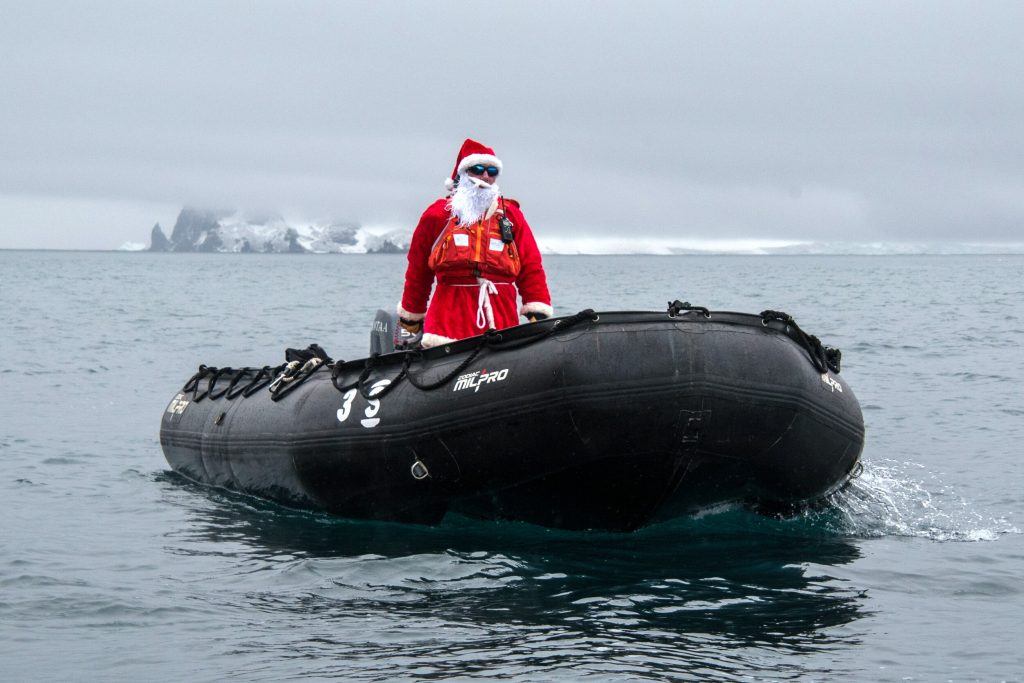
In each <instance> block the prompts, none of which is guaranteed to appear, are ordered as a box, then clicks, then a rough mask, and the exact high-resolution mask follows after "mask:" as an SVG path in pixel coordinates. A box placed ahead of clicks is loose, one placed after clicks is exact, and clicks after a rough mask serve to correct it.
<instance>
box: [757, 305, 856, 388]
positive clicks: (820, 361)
mask: <svg viewBox="0 0 1024 683" xmlns="http://www.w3.org/2000/svg"><path fill="white" fill-rule="evenodd" d="M772 320H778V321H780V322H782V323H784V324H785V325H786V326H787V327H788V328H789V330H790V331H792V332H794V333H795V334H796V341H797V343H798V344H800V346H802V347H803V348H804V350H805V351H807V354H808V355H809V356H810V357H811V362H812V363H813V364H814V367H815V368H816V369H817V370H818V372H820V373H822V374H824V373H826V372H828V371H829V370H831V371H832V372H834V373H836V374H839V367H840V362H841V361H842V357H843V354H842V352H841V351H840V350H839V349H833V348H832V347H826V346H822V343H821V340H820V339H818V338H817V337H815V336H814V335H813V334H807V333H806V332H804V331H803V330H802V329H800V326H799V325H797V324H796V320H794V319H793V316H791V315H790V314H789V313H786V312H784V311H773V310H771V309H768V310H766V311H761V324H762V325H764V326H765V327H767V326H768V323H769V322H770V321H772Z"/></svg>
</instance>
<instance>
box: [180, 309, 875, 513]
mask: <svg viewBox="0 0 1024 683" xmlns="http://www.w3.org/2000/svg"><path fill="white" fill-rule="evenodd" d="M390 324H392V323H391V321H390V320H386V319H385V320H381V319H380V317H379V318H378V321H377V322H376V323H375V327H376V330H375V338H376V339H377V342H376V343H377V350H378V351H388V348H387V343H386V342H385V343H384V344H383V345H381V342H380V340H381V339H390V334H391V330H390V329H389V326H390ZM839 357H840V355H839V352H838V351H837V350H835V349H830V348H827V347H823V346H822V345H821V343H820V342H819V341H818V339H817V338H815V337H813V336H810V335H807V334H805V333H804V332H803V331H802V330H801V329H800V328H799V327H798V326H797V325H796V323H795V322H794V321H793V320H792V318H790V317H789V316H787V315H786V314H784V313H778V312H775V311H765V312H763V313H762V314H760V315H748V314H742V313H729V312H710V311H707V310H706V309H702V308H699V307H693V306H690V305H689V304H686V303H683V302H678V301H677V302H674V303H673V304H671V305H670V306H669V309H668V311H666V312H612V313H605V312H602V313H594V312H593V311H583V312H581V313H578V314H576V315H574V316H569V317H564V318H555V319H551V320H546V321H543V322H539V323H534V324H529V325H522V326H519V327H515V328H511V329H507V330H501V331H500V332H493V331H492V332H490V333H488V334H486V335H482V336H480V337H474V338H471V339H466V340H462V341H459V342H455V343H452V344H449V345H447V346H443V347H439V348H434V349H429V350H426V351H405V352H401V351H400V352H390V353H382V354H381V353H375V354H374V355H371V356H370V357H369V358H367V359H361V360H358V361H351V362H342V361H331V359H330V358H329V357H327V356H326V354H325V353H323V352H322V350H321V349H319V347H317V346H315V345H314V346H311V347H310V349H309V350H307V351H305V352H299V353H295V352H293V355H292V357H291V358H290V362H289V363H288V364H286V365H281V366H277V367H273V368H271V367H263V368H258V369H257V368H237V369H236V368H211V367H206V366H200V369H199V372H197V373H196V374H195V375H194V376H193V377H192V378H191V379H190V380H189V381H188V382H187V383H186V385H185V387H184V388H183V389H182V390H181V391H180V392H179V393H178V394H177V395H176V396H175V397H174V398H173V400H172V401H171V403H170V405H169V406H168V407H167V409H166V411H165V412H164V414H163V421H162V425H161V429H160V442H161V444H162V446H163V450H164V454H165V455H166V457H167V461H168V462H169V463H170V465H171V467H172V468H173V469H174V470H175V471H177V472H179V473H181V474H182V475H184V476H186V477H188V478H190V479H193V480H195V481H198V482H202V483H206V484H211V485H215V486H223V487H227V488H231V489H235V490H239V491H244V492H248V493H251V494H255V495H259V496H264V497H267V498H271V499H274V500H277V501H280V502H283V503H285V504H287V505H291V506H297V507H304V508H311V509H316V510H325V511H328V512H331V513H334V514H337V515H343V516H346V517H352V518H364V519H377V520H393V521H403V522H417V523H436V522H438V521H440V520H441V518H442V517H443V516H444V515H445V513H446V512H448V511H455V512H459V513H462V514H465V515H470V516H474V517H480V518H489V519H510V520H523V521H527V522H532V523H535V524H541V525H545V526H551V527H561V528H569V529H611V530H630V529H635V528H637V527H640V526H643V525H645V524H649V523H652V522H656V521H660V520H665V519H668V518H672V517H675V516H679V515H686V514H692V513H694V512H698V511H700V510H703V509H706V508H709V507H712V506H716V505H719V504H723V503H730V502H742V503H745V504H749V505H752V506H754V507H756V508H759V509H769V510H776V509H779V508H787V507H792V506H800V505H804V504H807V503H810V502H813V501H815V500H818V499H820V498H822V497H824V496H826V495H827V494H829V493H830V492H832V491H834V490H836V489H837V488H839V487H841V486H843V485H844V484H845V483H846V482H847V481H848V480H849V478H850V477H851V476H852V475H853V473H854V471H855V470H856V469H857V466H858V463H859V458H860V453H861V449H862V448H863V443H864V423H863V417H862V415H861V410H860V406H859V405H858V403H857V399H856V398H855V397H854V395H853V392H852V391H851V390H850V387H849V386H847V385H846V384H845V383H844V381H843V380H842V379H840V378H839V376H838V372H839Z"/></svg>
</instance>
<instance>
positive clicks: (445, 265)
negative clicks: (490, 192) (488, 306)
mask: <svg viewBox="0 0 1024 683" xmlns="http://www.w3.org/2000/svg"><path fill="white" fill-rule="evenodd" d="M503 220H504V221H507V220H508V219H507V218H505V213H504V211H502V210H500V209H499V210H497V211H495V212H494V214H493V215H491V217H490V218H483V219H481V220H479V221H477V222H476V223H473V224H471V225H461V224H460V223H459V221H458V218H456V217H455V216H452V217H451V218H449V219H448V223H447V224H446V225H445V226H444V229H443V230H442V231H441V234H440V235H438V236H437V239H436V240H435V241H434V246H433V247H432V248H431V250H430V259H429V260H428V261H427V264H428V265H429V266H430V269H431V270H433V271H434V272H435V273H438V274H440V273H444V274H447V275H453V276H473V277H486V278H492V277H497V278H505V279H510V280H514V279H515V278H516V277H517V276H518V275H519V270H520V269H521V268H522V263H520V261H519V250H518V249H516V243H515V241H514V240H511V239H509V240H508V241H503V240H502V230H501V225H502V221H503ZM509 225H511V224H509ZM506 232H507V237H508V238H511V231H510V230H506Z"/></svg>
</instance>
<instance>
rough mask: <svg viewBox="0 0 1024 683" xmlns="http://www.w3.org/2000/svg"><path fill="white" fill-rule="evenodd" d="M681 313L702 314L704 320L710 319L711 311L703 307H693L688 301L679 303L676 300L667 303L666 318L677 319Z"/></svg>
mask: <svg viewBox="0 0 1024 683" xmlns="http://www.w3.org/2000/svg"><path fill="white" fill-rule="evenodd" d="M683 311H700V312H701V313H703V314H704V317H705V318H710V317H711V311H709V310H708V309H706V308H704V307H703V306H693V305H691V304H690V302H689V301H680V300H679V299H676V300H675V301H669V302H668V317H670V318H677V317H679V314H680V313H682V312H683Z"/></svg>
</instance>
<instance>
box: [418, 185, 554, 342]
mask: <svg viewBox="0 0 1024 683" xmlns="http://www.w3.org/2000/svg"><path fill="white" fill-rule="evenodd" d="M447 201H448V200H447V199H438V200H437V201H436V202H434V203H433V204H431V205H430V206H428V207H427V210H426V211H424V212H423V215H422V216H421V217H420V222H419V224H418V225H417V226H416V230H415V232H413V235H412V243H411V244H410V245H409V266H408V268H407V269H406V271H405V289H404V291H403V293H402V303H401V304H400V305H399V307H398V314H399V315H400V316H402V317H403V318H405V319H407V320H423V321H424V322H423V345H424V346H427V347H429V346H437V345H438V344H444V343H447V342H450V341H455V340H456V339H465V338H466V337H472V336H474V335H478V334H482V333H484V332H486V331H487V329H488V327H489V326H490V325H489V321H488V320H487V317H486V315H485V314H484V310H483V306H484V305H483V302H482V300H481V298H482V297H483V294H482V293H481V283H480V281H479V280H478V279H477V278H475V277H453V276H450V275H445V274H442V275H441V276H440V277H439V278H438V279H437V286H436V287H434V295H433V297H431V296H430V288H431V286H432V285H434V280H435V273H434V271H433V270H431V269H430V266H429V265H428V260H429V259H430V251H431V249H432V248H433V246H434V242H435V241H436V240H437V237H438V235H440V234H441V231H442V230H444V227H445V225H447V224H448V221H449V219H450V218H451V211H449V210H448V209H447V208H446V204H447ZM500 201H502V203H503V205H504V211H505V216H506V217H507V218H508V219H509V220H510V221H512V231H513V234H514V236H515V244H516V248H517V249H518V251H519V258H520V262H521V264H522V267H521V270H520V271H519V275H518V277H516V278H515V280H514V281H513V280H507V281H503V280H502V279H500V278H493V279H492V280H491V281H490V282H492V283H493V287H489V286H487V285H486V284H484V285H483V286H484V287H486V290H485V291H486V292H487V298H488V300H489V303H490V307H491V311H492V312H493V317H494V327H495V329H502V328H505V327H513V326H515V325H518V324H519V316H520V314H522V315H527V314H529V313H540V314H543V315H546V316H551V315H552V314H553V312H554V311H553V310H552V308H551V294H550V293H548V282H547V275H546V274H545V273H544V265H543V263H542V262H541V256H540V250H539V249H538V248H537V242H536V240H534V238H533V231H532V230H530V225H529V224H528V223H527V222H526V218H525V217H524V216H523V212H522V211H521V210H520V208H519V203H518V202H516V201H515V200H514V199H503V200H500ZM517 294H518V295H520V296H521V297H522V300H523V306H522V308H521V309H518V310H517V307H516V296H517ZM428 299H429V300H430V305H429V306H428V305H427V300H428Z"/></svg>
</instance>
